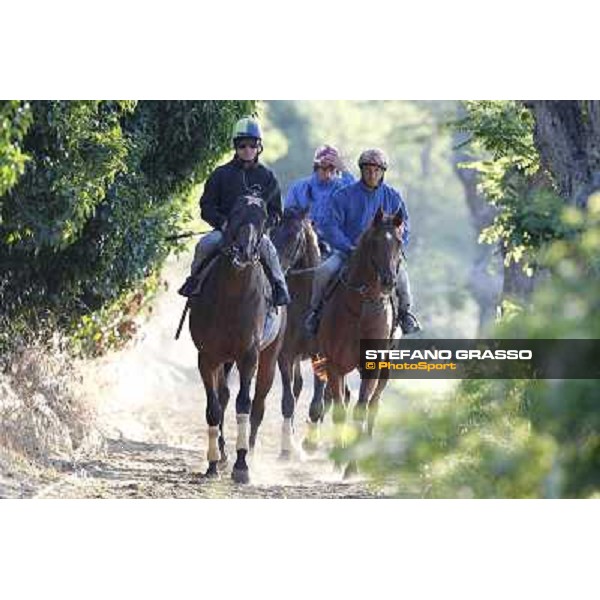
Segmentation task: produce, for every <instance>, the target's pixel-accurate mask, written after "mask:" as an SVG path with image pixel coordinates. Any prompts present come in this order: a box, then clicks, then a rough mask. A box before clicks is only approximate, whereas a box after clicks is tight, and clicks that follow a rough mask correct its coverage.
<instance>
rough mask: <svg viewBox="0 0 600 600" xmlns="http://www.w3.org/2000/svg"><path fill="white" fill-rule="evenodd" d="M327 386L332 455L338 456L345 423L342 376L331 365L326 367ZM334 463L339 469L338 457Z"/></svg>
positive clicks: (341, 445)
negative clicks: (330, 405) (330, 403)
mask: <svg viewBox="0 0 600 600" xmlns="http://www.w3.org/2000/svg"><path fill="white" fill-rule="evenodd" d="M327 385H328V387H329V388H330V392H331V401H332V406H333V431H334V433H333V448H334V453H335V454H338V453H339V451H340V450H342V449H343V447H344V445H345V440H344V437H345V435H344V433H345V432H344V425H345V422H346V407H345V406H344V401H343V389H344V376H343V375H342V374H341V373H339V372H338V371H337V369H336V368H335V367H333V366H332V365H328V367H327ZM335 454H334V456H335ZM334 462H335V466H336V468H339V467H340V459H339V456H335V458H334Z"/></svg>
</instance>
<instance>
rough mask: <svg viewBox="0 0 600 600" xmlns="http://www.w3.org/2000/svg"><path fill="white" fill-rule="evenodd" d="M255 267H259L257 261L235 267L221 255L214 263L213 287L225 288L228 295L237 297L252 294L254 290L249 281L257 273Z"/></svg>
mask: <svg viewBox="0 0 600 600" xmlns="http://www.w3.org/2000/svg"><path fill="white" fill-rule="evenodd" d="M257 267H260V264H259V263H257V264H256V265H253V266H250V267H247V268H245V269H241V270H240V269H236V268H234V266H233V265H232V264H231V263H230V262H229V259H228V258H227V257H226V256H224V255H221V256H220V257H219V259H218V263H217V264H216V265H215V275H214V277H215V281H214V289H215V290H220V289H223V290H225V292H226V296H228V297H235V298H239V297H243V296H245V295H247V296H250V295H252V293H253V292H254V291H255V290H254V288H252V286H251V283H252V280H253V278H254V277H255V276H256V275H257ZM258 276H260V273H258ZM258 281H260V279H259V280H258ZM207 287H208V286H207Z"/></svg>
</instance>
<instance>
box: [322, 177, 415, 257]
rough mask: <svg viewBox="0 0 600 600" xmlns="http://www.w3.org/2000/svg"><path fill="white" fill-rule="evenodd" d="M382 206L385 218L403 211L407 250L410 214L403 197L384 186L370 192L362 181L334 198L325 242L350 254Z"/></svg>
mask: <svg viewBox="0 0 600 600" xmlns="http://www.w3.org/2000/svg"><path fill="white" fill-rule="evenodd" d="M380 206H381V207H382V208H383V211H384V212H385V213H386V214H395V213H397V212H398V211H401V214H402V217H403V219H404V233H403V235H402V241H403V243H404V246H407V245H408V240H409V237H410V228H409V221H408V211H407V210H406V205H405V204H404V200H403V199H402V197H401V196H400V194H399V193H398V192H397V191H396V190H395V189H394V188H392V187H390V186H389V185H387V184H385V183H382V184H381V185H380V186H379V187H378V188H376V189H374V190H371V189H369V188H368V187H367V186H366V185H365V184H364V183H363V182H362V181H357V182H356V183H353V184H351V185H348V186H346V187H344V188H342V189H340V190H338V191H337V192H335V193H334V195H333V196H332V198H331V202H330V203H329V210H328V211H327V217H326V219H325V225H324V228H323V233H324V237H325V240H326V241H327V242H328V243H329V244H330V245H331V246H332V247H333V248H335V249H336V250H339V251H340V252H343V253H346V254H347V253H349V252H350V251H351V250H352V249H353V248H354V247H355V246H356V244H357V243H358V238H359V237H360V235H361V234H362V233H363V232H364V231H365V230H366V229H368V227H369V225H370V224H371V221H372V220H373V217H374V216H375V214H376V213H377V210H378V209H379V207H380Z"/></svg>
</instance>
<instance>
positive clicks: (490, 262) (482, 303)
mask: <svg viewBox="0 0 600 600" xmlns="http://www.w3.org/2000/svg"><path fill="white" fill-rule="evenodd" d="M459 113H460V109H459ZM461 116H462V114H459V118H460V117H461ZM453 141H454V146H455V148H456V149H455V150H454V153H453V166H454V171H455V173H456V176H457V177H458V179H459V180H460V182H461V183H462V185H463V188H464V191H465V200H466V202H467V206H468V208H469V212H470V215H471V223H472V225H473V229H474V230H475V231H476V232H477V234H478V235H479V233H480V232H481V230H482V229H484V228H485V227H487V226H488V225H490V224H491V223H492V221H493V220H494V217H495V216H496V212H497V211H496V209H495V208H494V207H493V206H491V205H490V204H489V203H488V202H487V201H486V199H485V198H484V197H483V196H482V195H481V194H480V193H479V192H478V190H477V183H478V174H477V172H476V171H475V170H474V169H464V168H461V167H459V165H460V164H461V163H468V162H470V161H471V160H473V157H472V156H470V155H468V154H467V153H466V152H464V151H463V150H462V149H461V148H460V147H459V146H460V145H461V143H463V142H464V141H465V135H464V134H463V133H460V132H456V133H455V134H454V140H453ZM502 282H503V265H502V255H501V252H500V245H499V244H478V246H477V252H476V255H475V260H474V262H473V265H472V266H471V272H470V274H469V289H470V290H471V293H472V294H473V298H474V299H475V301H476V302H477V304H478V305H479V331H478V335H479V336H485V335H486V333H487V332H488V331H489V329H490V328H491V326H492V324H493V322H494V319H495V317H496V310H497V306H498V305H499V303H500V300H501V297H502Z"/></svg>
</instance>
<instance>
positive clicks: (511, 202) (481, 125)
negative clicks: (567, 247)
mask: <svg viewBox="0 0 600 600" xmlns="http://www.w3.org/2000/svg"><path fill="white" fill-rule="evenodd" d="M465 108H466V111H467V115H466V117H464V118H463V119H461V120H460V121H458V122H457V123H456V124H455V126H456V127H457V128H458V129H459V130H463V131H466V132H468V133H469V134H470V136H471V137H470V140H469V145H470V149H471V151H472V152H473V155H474V156H481V155H485V156H488V158H487V159H484V160H475V159H474V160H473V161H471V162H468V163H465V164H463V165H462V167H463V168H468V169H475V170H476V171H477V172H478V173H479V174H480V188H481V191H482V193H483V194H484V195H485V197H486V198H488V199H489V200H490V202H491V203H492V204H494V205H495V206H497V207H498V208H499V209H500V210H499V212H498V215H497V217H496V219H495V220H494V222H493V223H492V224H491V225H490V226H489V227H488V228H486V229H484V230H483V231H482V233H481V237H480V241H482V242H485V243H495V242H498V241H500V242H501V243H502V246H503V249H504V257H505V263H506V264H507V265H509V264H510V263H511V261H514V262H516V263H521V264H522V265H523V267H524V268H525V269H530V270H531V269H532V268H535V267H536V266H537V264H536V260H535V256H536V254H537V252H538V251H540V250H541V249H542V248H543V247H544V245H545V244H547V243H548V242H549V241H551V240H555V239H561V238H563V237H565V236H570V235H574V234H576V233H577V231H574V230H573V229H572V228H571V227H569V225H568V223H565V221H563V220H562V218H561V217H562V208H563V204H564V203H563V200H562V199H561V198H560V196H559V194H558V192H557V191H556V190H555V188H554V185H553V184H552V181H551V176H550V174H549V173H546V172H544V171H543V170H542V169H541V167H540V158H539V153H538V151H537V149H536V147H535V144H534V141H533V126H534V121H533V116H532V115H531V113H530V112H529V110H528V109H526V108H525V107H524V106H523V105H522V104H520V103H518V102H515V101H472V102H466V103H465Z"/></svg>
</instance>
